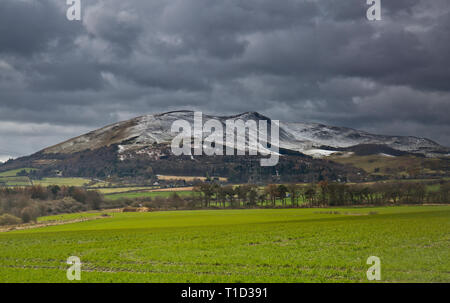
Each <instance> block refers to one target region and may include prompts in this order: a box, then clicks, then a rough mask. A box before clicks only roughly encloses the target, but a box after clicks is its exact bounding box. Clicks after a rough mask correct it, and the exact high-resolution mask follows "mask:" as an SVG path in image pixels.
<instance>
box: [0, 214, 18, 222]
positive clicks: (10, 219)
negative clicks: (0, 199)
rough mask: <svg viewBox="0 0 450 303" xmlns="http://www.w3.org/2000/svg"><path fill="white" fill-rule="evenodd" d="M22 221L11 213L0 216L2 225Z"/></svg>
mask: <svg viewBox="0 0 450 303" xmlns="http://www.w3.org/2000/svg"><path fill="white" fill-rule="evenodd" d="M20 223H22V220H21V219H20V218H18V217H16V216H13V215H10V214H4V215H1V216H0V225H14V224H20Z"/></svg>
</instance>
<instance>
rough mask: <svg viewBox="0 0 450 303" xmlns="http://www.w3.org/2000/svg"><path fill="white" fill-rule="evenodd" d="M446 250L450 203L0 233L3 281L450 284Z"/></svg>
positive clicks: (142, 217)
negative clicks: (75, 275) (76, 277)
mask: <svg viewBox="0 0 450 303" xmlns="http://www.w3.org/2000/svg"><path fill="white" fill-rule="evenodd" d="M93 215H95V213H89V216H93ZM64 218H65V219H73V218H74V215H73V214H72V215H66V216H62V217H61V216H57V217H48V218H46V219H45V220H55V219H64ZM45 220H44V221H45ZM41 221H42V220H41ZM449 247H450V208H449V207H448V206H411V207H406V206H405V207H383V208H381V207H379V208H347V209H343V208H339V209H332V210H331V209H278V210H270V209H267V210H263V209H258V210H216V211H214V210H208V211H174V212H154V213H111V217H109V218H104V219H95V220H91V221H85V222H79V223H72V224H66V225H58V226H48V227H43V228H36V229H30V230H22V231H13V232H7V233H0V282H28V281H30V282H67V279H66V270H67V268H68V267H69V266H68V265H67V264H66V263H65V261H66V260H67V258H68V257H69V256H78V257H80V258H81V262H82V275H81V279H82V280H81V282H367V279H366V271H367V269H368V267H369V265H367V264H366V260H367V258H368V257H369V256H378V257H379V258H380V259H381V272H382V273H381V279H382V281H388V282H450V249H449Z"/></svg>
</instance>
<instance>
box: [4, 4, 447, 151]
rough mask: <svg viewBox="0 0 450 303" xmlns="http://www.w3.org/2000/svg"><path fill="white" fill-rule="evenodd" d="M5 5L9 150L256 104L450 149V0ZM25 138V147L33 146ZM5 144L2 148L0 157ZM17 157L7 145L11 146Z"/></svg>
mask: <svg viewBox="0 0 450 303" xmlns="http://www.w3.org/2000/svg"><path fill="white" fill-rule="evenodd" d="M82 7H83V13H82V18H83V20H82V22H69V21H67V19H66V18H65V15H66V13H65V10H66V8H67V6H66V4H65V1H64V0H36V1H35V0H2V1H1V2H0V146H6V145H8V146H10V148H9V150H13V151H14V152H17V153H21V154H25V153H30V152H33V151H35V150H37V149H40V148H43V147H45V146H47V145H50V144H53V143H58V142H59V141H61V140H63V139H67V138H69V137H72V136H75V135H78V134H80V133H82V132H85V131H87V130H89V129H92V128H96V127H100V126H103V125H105V124H108V123H111V122H115V121H118V120H123V119H127V118H131V117H133V116H136V115H142V114H146V113H152V112H160V111H167V110H175V109H198V110H203V111H205V112H209V113H217V114H229V113H237V112H243V111H260V112H262V113H264V114H266V115H268V116H270V117H273V118H277V119H280V120H284V121H308V120H309V121H315V122H322V123H328V124H337V125H342V126H348V127H354V128H362V129H365V130H369V131H373V132H376V133H386V134H402V135H416V136H427V137H430V138H432V139H435V140H438V141H440V142H441V143H443V144H446V145H450V135H448V134H449V133H450V121H449V120H450V119H448V117H447V116H448V112H449V110H450V108H449V104H450V82H449V81H448V79H450V68H449V66H450V56H448V54H449V53H450V36H449V35H448V33H449V32H450V6H449V5H448V2H447V0H434V1H427V0H395V1H386V0H384V1H382V18H383V20H382V21H379V22H369V21H368V20H367V19H366V10H367V7H368V6H367V5H366V1H365V0H346V1H336V0H320V1H319V0H317V1H315V0H280V1H275V0H246V1H242V0H227V1H225V0H214V1H212V0H169V1H168V0H150V1H140V0H130V1H120V0H109V1H103V0H91V1H87V0H82ZM23 142H29V143H23ZM2 153H3V154H4V152H0V158H1V155H2ZM10 154H11V153H10Z"/></svg>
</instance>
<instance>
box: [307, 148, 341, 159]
mask: <svg viewBox="0 0 450 303" xmlns="http://www.w3.org/2000/svg"><path fill="white" fill-rule="evenodd" d="M303 153H304V154H305V155H308V156H311V157H313V158H323V157H328V156H331V155H332V154H335V153H338V152H337V151H334V150H326V149H309V150H304V151H303Z"/></svg>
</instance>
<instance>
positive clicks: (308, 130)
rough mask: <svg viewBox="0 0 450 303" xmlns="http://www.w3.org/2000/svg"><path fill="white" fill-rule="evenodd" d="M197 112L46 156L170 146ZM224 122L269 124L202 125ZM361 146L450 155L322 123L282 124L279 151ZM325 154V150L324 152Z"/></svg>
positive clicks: (132, 125) (115, 130) (129, 126)
mask: <svg viewBox="0 0 450 303" xmlns="http://www.w3.org/2000/svg"><path fill="white" fill-rule="evenodd" d="M193 115H194V111H189V110H179V111H169V112H163V113H158V114H149V115H142V116H138V117H135V118H132V119H129V120H126V121H120V122H117V123H113V124H110V125H107V126H104V127H102V128H99V129H97V130H94V131H91V132H89V133H86V134H83V135H80V136H78V137H75V138H72V139H69V140H66V141H64V142H61V143H59V144H56V145H53V146H50V147H47V148H44V149H43V150H41V151H40V152H42V153H44V154H55V153H74V152H80V151H83V150H87V149H91V150H92V149H97V148H100V147H104V146H110V145H112V144H119V145H121V143H123V142H126V141H129V140H131V139H133V140H132V141H131V142H129V143H131V144H124V145H122V146H123V149H121V150H122V151H123V150H127V149H130V148H138V147H144V146H145V145H151V144H155V143H156V144H161V143H170V141H171V140H172V139H173V137H174V136H175V134H172V133H171V132H170V126H171V125H172V123H173V122H174V121H175V120H179V119H183V120H187V121H189V122H190V123H191V124H192V123H193ZM207 119H217V120H219V121H221V122H222V123H224V121H225V120H230V119H232V120H237V119H242V120H244V121H248V120H268V121H271V119H270V118H269V117H266V116H264V115H262V114H260V113H258V112H244V113H241V114H237V115H229V116H219V115H209V114H203V121H205V120H207ZM360 144H366V145H367V144H376V145H386V146H388V147H390V148H392V149H395V150H398V151H402V152H408V153H415V154H422V155H425V156H429V157H435V156H442V155H446V154H447V153H449V150H450V149H449V148H447V147H445V146H442V145H440V144H438V143H436V142H434V141H432V140H430V139H427V138H422V137H416V136H392V135H377V134H372V133H369V132H366V131H360V130H357V129H353V128H348V127H337V126H328V125H325V124H320V123H305V122H280V146H279V147H280V148H284V149H289V150H293V151H296V152H302V153H305V154H311V153H310V152H309V151H311V150H312V151H314V150H317V149H321V150H323V147H329V148H330V149H329V151H330V152H332V151H333V150H334V149H339V148H340V149H343V148H344V149H345V148H351V147H354V146H357V145H360ZM325 150H326V149H325Z"/></svg>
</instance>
